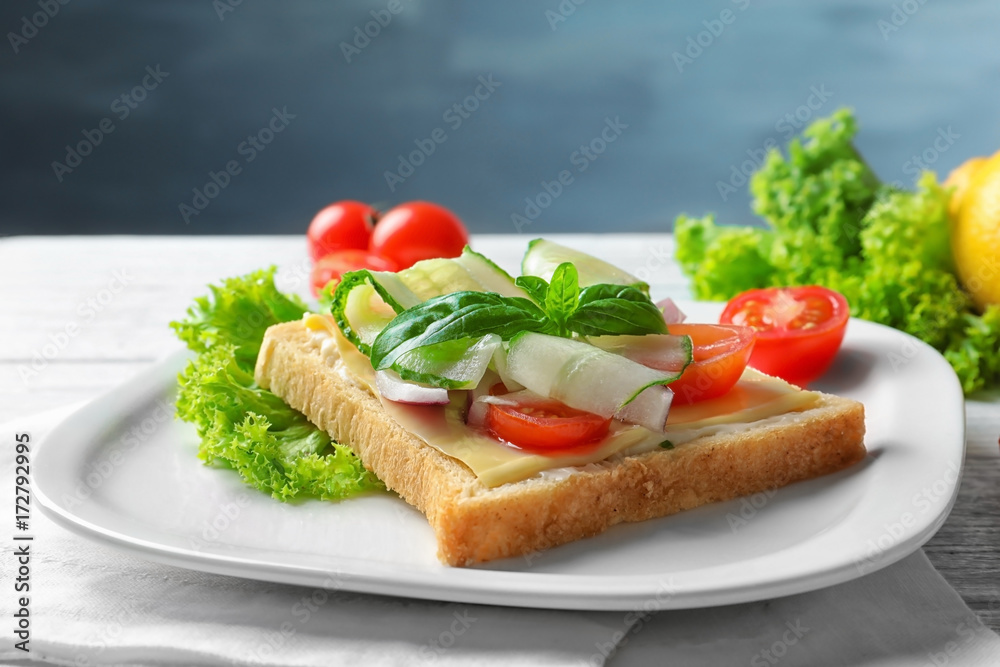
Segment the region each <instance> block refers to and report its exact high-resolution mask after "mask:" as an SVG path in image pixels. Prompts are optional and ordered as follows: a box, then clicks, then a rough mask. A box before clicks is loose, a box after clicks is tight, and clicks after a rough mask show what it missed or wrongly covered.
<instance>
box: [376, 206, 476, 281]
mask: <svg viewBox="0 0 1000 667" xmlns="http://www.w3.org/2000/svg"><path fill="white" fill-rule="evenodd" d="M468 243H469V232H468V231H467V230H466V229H465V225H463V224H462V221H461V220H459V219H458V217H457V216H456V215H455V214H454V213H452V212H451V211H449V210H448V209H446V208H444V207H443V206H438V205H437V204H431V203H429V202H423V201H414V202H407V203H405V204H400V205H399V206H396V207H395V208H393V209H390V210H389V211H388V212H387V213H386V214H385V215H383V216H382V217H381V218H380V219H379V221H378V224H377V225H375V231H374V232H373V233H372V237H371V242H370V244H369V246H368V249H369V250H370V251H371V252H373V253H375V254H376V255H381V256H382V257H385V258H387V259H391V260H392V261H394V262H396V264H398V265H399V268H400V269H405V268H408V267H410V266H413V265H414V264H415V263H416V262H419V261H420V260H422V259H431V258H433V257H458V256H459V255H461V254H462V249H463V248H465V246H466V245H468Z"/></svg>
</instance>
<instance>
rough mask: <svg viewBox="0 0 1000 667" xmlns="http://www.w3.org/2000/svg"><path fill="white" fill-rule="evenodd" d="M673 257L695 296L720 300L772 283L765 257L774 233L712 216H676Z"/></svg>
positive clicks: (771, 275)
mask: <svg viewBox="0 0 1000 667" xmlns="http://www.w3.org/2000/svg"><path fill="white" fill-rule="evenodd" d="M674 237H675V239H676V242H677V253H676V259H677V261H678V263H679V264H680V265H681V269H682V270H683V271H684V273H686V274H687V275H688V276H689V277H691V278H692V282H691V285H692V290H693V291H694V296H695V297H696V298H698V299H705V300H709V301H724V300H726V299H728V298H730V297H732V296H733V295H734V294H736V293H738V292H742V291H743V290H747V289H751V288H754V287H766V286H768V285H771V284H773V278H772V277H773V275H774V271H775V268H774V266H773V265H772V264H771V262H770V260H769V259H768V255H769V254H770V253H769V249H770V245H771V243H772V241H773V237H774V233H773V232H771V231H768V230H765V229H759V228H757V227H723V226H721V225H718V224H716V222H715V217H714V216H712V215H706V216H705V217H703V218H689V217H687V216H684V215H682V216H680V217H679V218H677V222H676V223H675V225H674Z"/></svg>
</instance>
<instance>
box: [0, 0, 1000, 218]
mask: <svg viewBox="0 0 1000 667" xmlns="http://www.w3.org/2000/svg"><path fill="white" fill-rule="evenodd" d="M234 2H236V0H217V1H216V2H215V3H213V2H212V0H187V1H175V2H155V3H154V2H149V3H145V2H129V3H124V2H111V1H108V0H105V1H101V0H70V1H69V2H68V4H66V5H59V4H58V2H57V0H41V3H42V5H45V4H46V3H51V5H52V6H51V7H50V13H51V12H52V11H53V9H54V8H55V7H58V12H57V13H55V15H54V16H51V17H44V18H45V20H44V21H43V20H42V19H41V18H39V16H40V15H39V12H42V11H43V10H42V9H40V5H39V2H38V0H35V1H33V2H23V1H20V0H19V1H16V2H14V1H9V2H5V3H3V7H2V9H0V30H2V31H3V34H4V35H5V38H4V40H3V43H2V44H0V68H2V69H0V96H2V108H0V233H2V234H23V233H86V232H132V233H184V234H188V233H194V234H200V233H250V232H299V231H301V230H303V229H304V228H305V225H306V224H307V223H308V220H309V218H310V217H311V215H312V214H313V213H314V212H315V211H316V210H317V209H318V208H320V207H321V206H323V205H324V204H326V203H328V202H329V201H332V200H336V199H343V198H352V199H361V200H367V201H372V202H380V203H384V204H387V205H388V204H392V203H396V202H400V201H405V200H410V199H428V200H432V201H437V202H440V203H443V204H445V205H447V206H449V207H451V208H453V209H454V210H455V211H456V212H458V213H459V215H460V216H461V217H462V218H463V219H465V220H466V222H467V223H468V225H469V226H470V228H471V229H472V230H473V231H476V232H511V233H514V232H517V231H519V230H518V229H516V228H515V226H514V224H512V221H511V216H512V215H513V214H521V215H524V214H525V212H526V211H525V209H526V207H527V203H526V201H525V199H526V198H529V199H536V201H539V202H540V203H542V204H544V203H546V202H548V201H549V200H548V199H546V197H544V196H543V197H541V198H540V199H539V198H538V197H537V196H538V195H539V193H542V192H545V188H544V185H543V184H544V183H550V184H551V182H553V181H558V179H559V175H560V172H563V171H568V172H569V174H570V176H571V178H572V182H568V181H569V179H567V178H565V177H564V181H566V182H568V184H566V185H564V186H562V190H561V192H560V193H559V195H558V196H557V197H555V198H554V199H553V200H551V203H550V204H549V206H548V207H547V208H545V209H544V210H540V211H539V214H538V215H537V217H536V218H535V219H534V220H533V221H532V223H531V224H530V225H528V226H522V229H520V231H521V232H523V233H526V234H535V235H537V234H544V233H551V232H562V231H663V230H667V229H669V228H670V227H671V224H672V221H673V219H674V218H675V217H676V215H677V214H678V213H680V212H682V211H687V212H690V213H698V214H700V213H702V212H706V211H716V212H717V213H718V214H719V217H720V220H722V221H724V222H733V223H747V222H751V221H752V219H753V218H752V215H751V214H750V211H749V209H748V206H747V201H748V199H747V196H746V187H745V185H744V184H743V183H742V180H741V178H740V177H739V174H738V172H739V171H740V169H741V168H746V169H749V168H750V167H752V166H753V161H754V160H759V155H760V154H761V149H762V147H764V146H765V145H766V144H768V142H776V143H778V144H781V145H783V144H784V142H785V141H786V139H787V138H788V137H789V136H790V135H791V134H792V132H793V131H794V126H797V125H801V123H802V121H804V120H806V119H809V118H812V117H815V116H817V115H826V114H828V113H830V112H832V111H833V110H834V109H836V108H837V107H839V106H842V105H848V106H852V107H854V108H855V109H856V111H857V115H858V118H859V120H860V123H861V134H860V137H859V140H858V144H859V147H860V149H861V151H862V152H863V153H864V154H865V155H866V157H867V158H868V160H869V162H870V163H871V164H872V165H873V166H874V167H875V169H876V171H877V172H878V173H879V174H880V175H881V176H882V178H883V179H885V180H890V181H891V180H898V181H901V182H902V183H904V184H906V185H910V184H912V182H913V180H914V176H915V174H916V171H917V166H916V164H915V163H914V161H913V157H914V156H920V155H924V157H933V160H929V162H930V163H931V164H930V165H929V166H931V167H932V168H934V169H936V170H938V171H939V173H946V172H947V171H948V170H949V169H951V168H952V167H954V166H955V165H957V164H958V163H959V162H961V161H962V160H964V159H965V158H966V157H968V156H970V155H974V154H982V153H987V152H993V151H994V150H996V149H998V148H1000V122H998V121H1000V115H998V111H1000V49H998V48H997V47H996V37H997V35H998V34H1000V6H998V5H997V4H996V3H995V2H989V1H988V0H972V1H967V2H949V3H943V2H927V3H926V4H920V2H919V0H908V1H907V2H898V1H897V2H888V1H880V2H851V1H840V2H837V1H833V0H822V1H817V2H769V3H765V2H757V1H755V0H738V1H736V2H733V1H730V0H711V1H709V2H704V3H684V4H681V3H665V2H652V1H645V2H643V1H640V2H617V3H610V2H606V1H601V0H586V1H585V2H583V3H582V4H580V5H575V4H573V3H572V2H571V0H562V2H561V3H560V1H559V0H539V1H538V2H494V3H482V2H478V3H474V2H459V1H458V0H450V1H449V0H441V1H439V2H430V1H428V0H398V3H399V4H398V6H396V5H395V4H393V3H390V0H372V1H369V2H360V1H350V2H338V3H333V2H314V1H308V2H307V1H303V0H292V1H286V2H269V3H265V2H251V1H250V0H244V1H243V2H241V3H240V4H238V5H235V6H230V4H229V3H234ZM390 5H392V6H391V7H390ZM390 8H391V9H398V10H399V11H398V13H396V14H391V13H390V12H389V9H390ZM560 8H561V10H562V13H563V14H565V16H563V15H561V14H559V13H558V12H560ZM226 10H231V11H226ZM570 10H572V12H570ZM373 11H374V12H375V16H373V15H372V12H373ZM724 12H725V13H724ZM908 12H909V13H908ZM376 18H381V19H382V22H383V23H386V25H379V24H377V23H373V21H375V20H376ZM563 18H565V20H561V19H563ZM32 21H34V23H36V24H42V25H41V27H38V28H37V29H36V30H34V31H32V29H31V27H28V25H29V24H31V23H32ZM26 22H27V23H26ZM366 28H367V29H368V32H369V34H374V35H375V36H374V37H368V38H367V40H368V41H367V43H366V41H365V38H363V37H358V33H362V34H363V33H364V31H365V29H366ZM355 40H357V41H355ZM699 42H700V44H699ZM345 44H346V45H349V47H353V48H349V47H345V46H344V45H345ZM15 51H16V53H15ZM345 52H346V55H345ZM348 60H350V62H348ZM147 68H149V69H148V70H147ZM157 68H158V69H157ZM150 71H152V72H157V71H158V72H160V74H158V75H157V76H155V77H154V76H152V75H150V74H149V72H150ZM480 77H483V79H484V80H486V81H490V82H493V83H490V85H489V86H488V87H487V86H483V85H482V84H481V83H480ZM144 79H145V83H146V87H147V88H151V89H149V90H146V89H143V90H139V91H137V92H138V94H137V95H136V97H137V98H138V97H144V99H142V100H141V101H136V100H134V99H133V100H131V103H132V104H133V105H134V108H131V107H129V106H128V101H127V100H122V99H121V96H122V95H131V91H132V90H133V89H134V88H135V87H136V86H142V84H143V82H144ZM154 84H155V87H154ZM497 84H499V85H497ZM477 87H478V92H479V97H480V98H482V99H476V98H475V95H476V92H477ZM469 96H472V98H470V97H469ZM116 99H117V100H118V101H117V102H116ZM463 103H464V104H465V109H462V110H461V113H462V114H463V115H464V116H465V117H463V115H459V113H460V112H459V111H456V110H455V109H454V108H453V107H454V105H455V104H459V105H461V104H463ZM810 105H811V106H810ZM275 109H277V110H278V111H279V112H283V110H287V116H283V117H284V118H285V120H283V121H281V120H277V121H275V127H281V126H282V123H284V124H286V125H287V126H285V127H283V129H282V131H281V132H280V133H277V134H274V135H273V138H272V140H271V142H270V143H268V144H267V145H266V146H264V145H263V144H260V145H262V146H263V150H257V149H256V148H253V146H252V144H250V143H244V142H247V140H248V137H250V136H257V135H259V133H260V131H261V130H262V129H263V128H266V127H267V126H268V124H269V122H271V121H272V118H273V117H274V110H275ZM126 111H127V113H128V115H127V116H124V114H125V112H126ZM292 116H294V118H292ZM104 119H108V120H104ZM102 120H104V127H105V128H108V127H113V131H111V132H110V133H105V132H102V131H100V129H99V128H100V127H101V122H102ZM459 121H460V124H458V122H459ZM608 123H610V124H611V125H616V126H617V128H618V129H616V130H613V131H612V130H610V129H609V130H607V131H605V130H604V128H606V127H608ZM437 128H440V129H439V131H438V133H437V134H436V135H433V136H436V137H437V138H438V139H439V140H440V139H441V137H442V136H443V137H445V140H444V141H443V143H434V142H433V139H432V138H431V137H432V133H433V132H434V130H435V129H437ZM602 131H604V132H605V138H610V137H614V141H612V142H610V143H604V144H603V152H601V153H600V154H599V155H597V154H596V152H595V153H591V155H594V156H595V157H596V159H593V160H590V159H589V158H587V157H581V156H582V155H583V154H582V153H576V152H577V151H579V150H580V148H581V146H587V145H591V147H592V148H593V149H594V150H595V151H596V149H599V148H601V147H602V142H603V139H602V140H598V137H601V133H602ZM85 132H87V133H89V136H90V137H91V138H96V137H97V136H100V139H101V141H100V144H99V145H95V146H93V147H92V151H91V152H90V154H89V155H86V156H81V157H80V159H79V161H78V162H77V161H76V159H75V158H73V157H72V156H69V157H68V156H67V149H66V147H67V145H70V146H72V147H76V146H78V144H80V142H84V143H87V142H90V140H89V139H88V138H87V135H85V134H84V133H85ZM942 135H945V136H948V137H949V138H948V140H947V141H938V148H940V147H942V146H944V145H945V144H947V146H946V148H945V150H943V151H942V150H938V148H934V145H935V144H934V142H935V139H936V138H937V137H939V136H942ZM268 138H269V136H268V133H267V132H264V133H263V134H262V135H259V140H266V139H268ZM428 141H430V142H431V143H428ZM416 142H421V144H422V145H423V146H424V147H425V151H424V152H429V146H430V145H431V144H433V146H434V152H433V153H431V154H430V155H426V156H424V155H418V156H417V157H416V159H414V160H413V161H412V162H420V161H421V158H422V163H421V164H419V166H416V167H415V168H414V169H413V172H412V174H410V173H409V170H408V169H407V168H406V167H404V168H403V170H402V172H400V171H399V169H400V156H403V157H404V158H405V159H406V160H407V161H410V157H409V156H410V154H411V153H412V152H413V151H417V150H419V146H418V144H417V143H416ZM592 142H594V143H593V144H592ZM90 143H94V142H90ZM86 148H87V147H86V146H84V147H83V150H84V151H86ZM575 153H576V154H575ZM574 154H575V155H574ZM251 155H253V160H252V161H249V160H248V158H249V157H250V156H251ZM67 159H68V160H69V162H67ZM747 160H750V162H749V163H748V164H744V163H745V162H746V161H747ZM230 161H233V162H232V164H235V167H233V169H232V171H233V172H236V173H235V175H231V176H230V177H229V179H228V183H227V184H226V187H224V188H219V189H218V191H217V192H216V190H215V189H213V188H212V187H211V186H210V187H209V188H208V194H211V193H216V196H215V197H214V198H212V199H210V200H209V199H206V200H204V201H201V200H198V201H196V195H195V193H194V192H193V190H194V189H196V188H197V189H198V190H199V191H201V192H204V189H205V185H206V183H210V182H211V177H210V172H214V173H216V174H218V173H219V172H222V171H225V169H226V166H227V163H230ZM53 162H59V163H61V164H64V165H66V167H67V168H68V169H71V171H66V170H65V169H63V168H61V167H53ZM73 164H75V165H76V166H71V165H73ZM232 164H231V165H230V166H232ZM411 164H412V163H411ZM584 165H586V170H585V171H581V168H582V167H583V166H584ZM237 168H238V169H237ZM734 169H735V171H734ZM386 171H394V172H396V173H397V175H398V176H400V178H401V179H402V182H399V181H398V180H396V179H390V180H392V181H393V183H392V185H391V186H390V184H389V183H387V179H386V175H385V173H386ZM57 172H58V173H57ZM401 174H402V175H401ZM404 176H405V178H404ZM216 180H217V181H219V182H221V183H226V181H227V179H226V177H224V176H218V175H217V177H216ZM721 184H725V185H726V186H735V191H733V190H730V189H729V188H728V187H724V186H722V185H721ZM549 189H550V190H552V191H556V190H557V188H556V187H555V186H552V185H550V186H549ZM195 203H197V204H204V203H207V206H205V207H204V209H203V210H201V211H199V212H198V215H191V214H189V215H187V216H185V215H183V214H182V212H181V211H180V210H179V209H180V205H181V204H187V205H189V206H192V208H194V206H193V204H195ZM528 212H530V213H534V211H528ZM185 218H187V219H185Z"/></svg>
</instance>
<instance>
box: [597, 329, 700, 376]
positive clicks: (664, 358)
mask: <svg viewBox="0 0 1000 667" xmlns="http://www.w3.org/2000/svg"><path fill="white" fill-rule="evenodd" d="M587 342H588V343H590V344H591V345H595V346H597V347H599V348H601V349H602V350H607V351H608V352H614V353H615V354H618V355H621V356H623V357H625V358H626V359H631V360H632V361H634V362H636V363H638V364H642V365H643V366H649V367H650V368H655V369H657V370H661V371H669V372H673V373H680V372H683V371H684V369H685V368H687V365H688V364H690V363H691V359H692V358H693V357H692V352H693V346H692V343H691V337H690V336H673V335H671V334H647V335H645V336H590V337H588V338H587Z"/></svg>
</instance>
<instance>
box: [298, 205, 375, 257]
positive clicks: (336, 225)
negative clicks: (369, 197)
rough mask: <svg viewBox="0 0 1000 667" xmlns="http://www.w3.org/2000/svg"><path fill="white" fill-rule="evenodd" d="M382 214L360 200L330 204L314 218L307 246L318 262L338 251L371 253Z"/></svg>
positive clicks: (307, 235) (311, 255) (308, 234)
mask: <svg viewBox="0 0 1000 667" xmlns="http://www.w3.org/2000/svg"><path fill="white" fill-rule="evenodd" d="M377 219H378V211H376V210H375V209H374V208H372V207H371V206H369V205H368V204H365V203H363V202H359V201H339V202H336V203H334V204H330V205H329V206H327V207H326V208H324V209H323V210H321V211H320V212H319V213H317V214H316V216H315V217H314V218H313V219H312V222H310V223H309V230H308V231H307V232H306V245H307V246H308V248H309V256H310V257H311V258H312V260H313V261H314V262H316V261H318V260H319V259H320V257H323V256H325V255H329V254H330V253H331V252H336V251H338V250H349V249H356V250H367V249H368V243H369V242H370V241H371V237H372V227H373V226H374V225H375V220H377Z"/></svg>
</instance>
